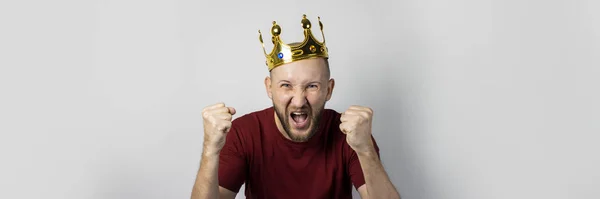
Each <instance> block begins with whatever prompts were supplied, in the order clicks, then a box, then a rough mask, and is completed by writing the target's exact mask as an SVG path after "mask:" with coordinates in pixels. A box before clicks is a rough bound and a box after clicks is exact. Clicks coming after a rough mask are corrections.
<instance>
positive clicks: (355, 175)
mask: <svg viewBox="0 0 600 199" xmlns="http://www.w3.org/2000/svg"><path fill="white" fill-rule="evenodd" d="M371 139H372V140H373V146H375V151H376V152H377V157H378V158H381V157H380V156H379V147H378V146H377V142H375V138H373V136H371ZM348 147H349V148H350V146H348ZM349 151H350V156H349V157H350V159H349V163H348V164H349V165H348V173H349V175H350V180H351V181H352V184H354V188H356V189H358V188H359V187H360V186H362V185H364V184H365V175H364V173H363V171H362V167H361V166H360V160H359V159H358V155H357V154H356V152H355V151H354V150H352V148H350V150H349Z"/></svg>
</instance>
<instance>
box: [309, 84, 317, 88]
mask: <svg viewBox="0 0 600 199" xmlns="http://www.w3.org/2000/svg"><path fill="white" fill-rule="evenodd" d="M318 87H319V86H317V85H316V84H311V85H308V88H313V89H314V88H318Z"/></svg>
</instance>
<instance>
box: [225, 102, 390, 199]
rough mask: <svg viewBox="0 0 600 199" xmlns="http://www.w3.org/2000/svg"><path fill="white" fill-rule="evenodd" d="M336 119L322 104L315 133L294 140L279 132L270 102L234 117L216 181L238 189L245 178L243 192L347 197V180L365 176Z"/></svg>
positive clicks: (349, 185)
mask: <svg viewBox="0 0 600 199" xmlns="http://www.w3.org/2000/svg"><path fill="white" fill-rule="evenodd" d="M339 125H340V114H339V113H338V112H336V111H334V110H330V109H325V110H323V112H322V117H321V122H320V126H319V127H318V130H317V132H316V133H315V135H314V136H313V137H311V138H310V139H309V140H308V141H306V142H303V143H297V142H293V141H291V140H288V139H287V138H285V137H284V136H283V135H282V134H281V133H280V132H279V130H278V129H277V125H276V124H275V118H274V109H273V107H270V108H267V109H264V110H261V111H257V112H253V113H250V114H246V115H244V116H242V117H240V118H237V119H235V120H234V121H233V124H232V128H231V130H230V131H229V133H228V134H227V138H226V141H225V146H224V147H223V149H222V150H221V153H220V157H219V185H220V186H222V187H224V188H226V189H229V190H231V191H234V192H238V191H239V189H240V187H241V186H242V184H243V183H246V197H247V198H267V199H273V198H286V199H287V198H303V199H305V198H352V184H354V187H355V188H357V189H358V187H360V186H362V185H363V184H365V179H364V176H363V172H362V168H361V166H360V162H359V160H358V156H357V155H356V153H355V152H354V150H352V148H351V147H350V146H349V145H348V143H347V142H346V135H345V134H343V133H342V132H341V131H340V128H339ZM373 143H374V145H375V150H376V151H377V154H378V155H379V149H378V147H377V144H376V143H375V140H373Z"/></svg>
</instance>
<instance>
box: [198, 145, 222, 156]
mask: <svg viewBox="0 0 600 199" xmlns="http://www.w3.org/2000/svg"><path fill="white" fill-rule="evenodd" d="M220 153H221V149H218V148H217V147H210V146H206V145H205V146H204V147H203V148H202V155H203V156H219V154H220Z"/></svg>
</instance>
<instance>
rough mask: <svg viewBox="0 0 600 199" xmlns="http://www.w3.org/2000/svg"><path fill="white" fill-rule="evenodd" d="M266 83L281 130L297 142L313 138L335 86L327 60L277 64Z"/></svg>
mask: <svg viewBox="0 0 600 199" xmlns="http://www.w3.org/2000/svg"><path fill="white" fill-rule="evenodd" d="M265 86H266V87H267V93H268V95H269V98H271V99H272V100H273V106H274V107H275V112H276V114H277V117H276V118H275V120H276V123H277V126H278V127H279V128H280V130H283V131H285V132H283V133H284V134H286V135H287V137H289V138H290V139H291V140H293V141H296V142H304V141H307V140H308V139H309V138H310V137H312V136H313V135H314V134H315V132H316V129H317V127H318V126H319V120H320V118H321V112H322V111H323V109H324V108H325V102H326V101H328V100H329V99H330V98H331V93H332V91H333V86H334V80H333V79H329V69H328V66H327V63H326V61H325V59H323V58H313V59H305V60H300V61H295V62H292V63H288V64H284V65H281V66H279V67H276V68H274V69H273V70H271V77H267V78H266V79H265ZM281 128H283V129H281Z"/></svg>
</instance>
